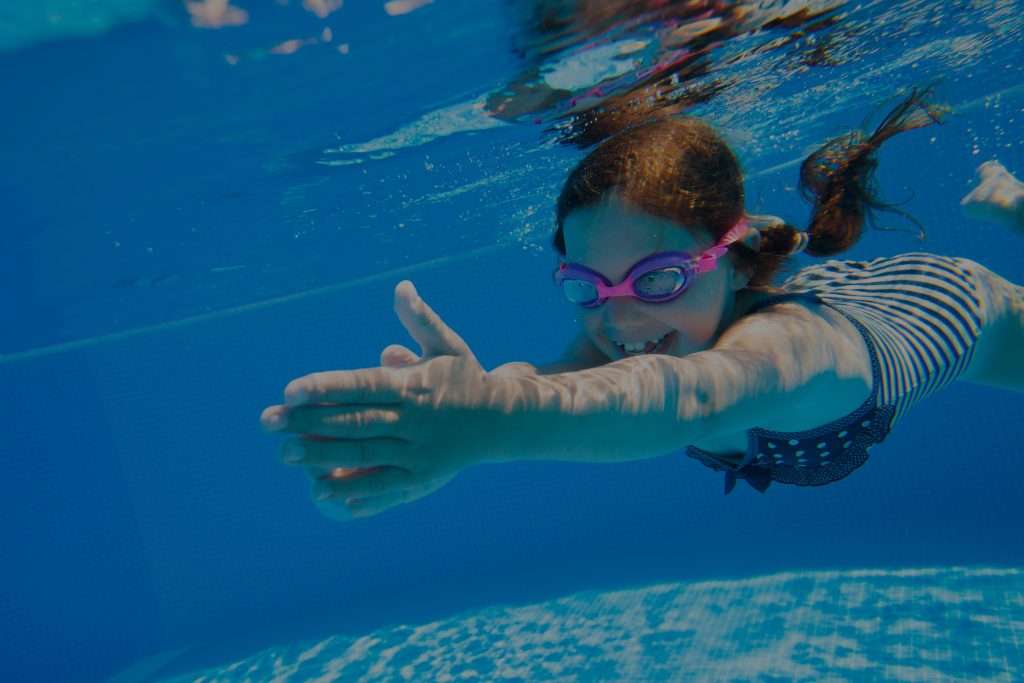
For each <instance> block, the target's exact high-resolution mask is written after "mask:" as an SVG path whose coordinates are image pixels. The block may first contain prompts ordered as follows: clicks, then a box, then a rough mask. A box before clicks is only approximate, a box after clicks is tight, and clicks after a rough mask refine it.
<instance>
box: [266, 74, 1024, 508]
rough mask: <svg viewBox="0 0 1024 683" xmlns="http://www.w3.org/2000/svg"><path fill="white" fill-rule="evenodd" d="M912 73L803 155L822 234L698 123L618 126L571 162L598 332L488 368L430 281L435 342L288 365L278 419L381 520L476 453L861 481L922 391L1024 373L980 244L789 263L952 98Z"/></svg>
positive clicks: (563, 261) (293, 456)
mask: <svg viewBox="0 0 1024 683" xmlns="http://www.w3.org/2000/svg"><path fill="white" fill-rule="evenodd" d="M928 95H929V92H928V91H927V90H925V91H918V90H915V91H913V92H912V93H911V94H910V95H909V96H908V97H907V98H906V99H905V100H904V101H902V102H901V103H900V104H899V105H898V106H896V107H895V108H894V109H893V110H892V111H891V112H890V113H889V115H888V116H887V117H886V118H885V119H884V120H883V122H882V123H881V124H880V125H879V126H878V128H877V129H876V130H875V131H874V132H873V133H871V134H867V133H862V132H859V131H856V132H853V133H850V134H847V135H843V136H840V137H837V138H834V139H832V140H830V141H829V142H827V143H826V144H825V145H824V146H822V147H821V148H820V149H818V150H817V151H815V152H814V153H813V154H812V155H811V156H810V157H809V158H808V159H807V160H806V161H805V162H804V164H803V166H802V168H801V178H800V182H801V189H802V191H803V192H804V195H805V196H806V197H807V198H808V199H809V200H810V201H811V202H812V203H813V206H814V211H813V215H812V218H811V221H810V225H809V227H808V228H807V229H806V230H798V229H796V228H794V227H793V226H790V225H787V224H785V223H784V222H782V221H781V220H779V219H774V218H771V217H759V216H751V215H749V214H747V212H746V210H745V207H744V193H743V178H742V174H741V171H740V167H739V163H738V161H737V159H736V157H735V155H734V154H733V153H732V151H731V150H730V149H729V147H728V146H727V145H726V144H725V143H724V141H723V140H722V139H721V138H720V137H719V136H718V134H717V133H716V132H715V131H714V130H713V129H712V128H711V127H710V126H709V125H707V124H705V123H703V122H701V121H699V120H696V119H692V118H670V119H666V118H659V119H658V120H655V121H652V122H647V123H641V124H639V125H636V126H633V127H630V128H627V129H626V130H624V131H622V132H620V133H618V134H617V135H615V136H613V137H611V138H610V139H608V140H607V141H605V142H604V143H602V144H601V145H600V146H598V147H597V148H596V149H594V150H593V151H592V152H591V153H590V154H588V155H587V156H586V157H585V158H584V159H583V160H582V161H581V162H580V163H579V165H577V166H576V168H575V169H573V171H572V172H571V173H570V175H569V177H568V178H567V180H566V182H565V184H564V186H563V188H562V191H561V194H560V197H559V200H558V204H557V212H556V213H557V221H556V222H557V229H556V232H555V236H554V240H553V244H554V247H555V249H556V251H557V252H558V254H559V256H560V257H561V258H560V265H559V267H558V270H557V271H556V273H555V276H554V278H555V282H556V283H557V284H558V286H559V287H560V288H561V290H562V292H563V293H564V295H565V296H566V297H567V298H568V299H569V300H570V301H572V302H573V303H575V304H576V305H578V307H579V312H580V321H581V328H582V329H581V330H580V333H579V336H578V337H577V339H576V340H575V341H574V342H573V343H572V344H571V346H570V348H569V349H568V350H567V351H566V352H565V354H564V355H563V356H562V358H561V359H559V360H558V361H557V362H555V363H553V364H550V365H547V366H541V367H536V366H534V365H532V364H530V363H524V362H513V363H507V364H505V365H502V366H500V367H498V368H495V369H493V370H491V371H486V370H484V368H483V367H481V365H480V363H479V362H478V361H477V359H476V357H475V356H474V354H473V352H472V350H471V349H470V348H469V346H468V345H467V344H466V342H465V341H464V340H463V339H462V337H461V336H460V335H459V334H457V333H456V332H455V331H454V330H452V329H451V328H450V327H449V326H448V325H446V324H445V323H444V321H443V320H442V319H441V318H440V316H438V315H437V313H435V312H434V311H433V309H432V308H431V307H430V306H428V305H427V303H426V302H425V301H424V300H423V299H422V298H420V296H419V295H418V293H417V292H416V289H415V287H414V286H413V284H412V283H411V282H408V281H403V282H401V283H399V284H398V285H397V287H396V288H395V302H394V305H395V312H396V314H397V315H398V317H399V319H400V320H401V322H402V323H403V325H404V326H405V328H406V329H407V330H408V332H409V334H410V335H411V336H412V338H413V339H414V340H415V341H416V342H417V343H418V344H419V346H420V353H419V354H416V353H414V352H413V351H412V350H410V349H408V348H406V347H404V346H400V345H392V346H389V347H387V348H386V349H385V350H384V351H383V352H382V354H381V367H377V368H369V369H359V370H342V371H334V372H318V373H314V374H310V375H307V376H304V377H300V378H298V379H296V380H294V381H292V382H290V383H289V384H288V385H287V386H286V387H285V390H284V403H283V404H280V405H273V406H270V407H268V408H266V409H265V410H264V411H263V414H262V416H261V420H262V423H263V425H264V427H265V428H266V429H268V430H270V431H273V432H282V433H289V434H292V435H293V436H292V437H291V438H289V439H288V440H286V441H285V443H284V444H283V447H282V457H283V459H284V460H285V461H286V462H288V463H290V464H295V465H298V466H301V467H303V468H305V470H306V472H307V473H308V474H309V476H310V478H311V479H312V481H313V493H314V497H315V498H316V500H317V502H318V504H319V505H320V506H321V509H322V510H323V511H324V512H325V513H326V514H328V515H329V516H332V517H335V518H338V519H349V518H351V517H367V516H372V515H375V514H377V513H379V512H381V511H383V510H386V509H388V508H390V507H393V506H396V505H399V504H402V503H408V502H411V501H413V500H416V499H418V498H420V497H423V496H425V495H427V494H429V493H431V492H434V491H436V490H437V489H439V488H441V487H442V486H443V485H444V484H446V483H448V482H449V481H451V480H452V479H453V478H454V477H455V476H456V475H457V474H458V473H459V472H460V471H461V470H463V469H464V468H466V467H469V466H471V465H475V464H481V463H494V462H503V461H510V460H518V459H554V460H568V461H584V462H616V461H625V460H635V459H643V458H652V457H658V456H661V455H665V454H667V453H670V452H673V451H677V450H679V449H681V448H683V447H685V452H686V454H687V455H688V456H690V457H692V458H694V459H696V460H698V461H700V462H702V463H704V464H705V465H707V466H709V467H712V468H714V469H716V470H721V471H723V472H724V473H725V491H726V493H729V492H730V491H731V490H732V489H733V488H734V487H735V485H736V483H737V482H738V481H739V480H744V481H746V482H747V483H748V484H749V485H750V486H752V487H753V488H755V489H757V490H758V491H762V492H763V491H765V490H766V489H767V488H768V487H769V485H770V484H771V483H772V482H779V483H782V484H793V485H800V486H817V485H822V484H828V483H832V482H836V481H839V480H841V479H843V478H844V477H846V476H848V475H849V474H851V473H852V472H853V471H854V470H856V469H857V468H858V467H860V466H861V465H863V464H864V463H865V462H866V461H867V459H868V455H869V453H868V451H869V449H870V448H872V447H873V446H876V445H877V444H879V443H881V442H882V441H883V440H884V439H885V437H886V436H887V434H888V433H889V432H890V431H891V429H892V428H893V427H894V426H895V424H896V423H897V422H898V421H899V419H900V418H901V417H902V416H903V415H904V414H906V412H907V411H908V410H909V409H910V408H911V407H912V406H913V405H914V404H915V403H916V402H917V401H919V400H921V399H922V398H924V397H925V396H927V395H930V394H932V393H934V392H935V391H936V390H938V389H939V388H941V387H944V386H947V385H949V384H950V383H952V382H953V381H954V380H956V379H961V380H965V381H970V382H975V383H980V384H986V385H991V386H994V387H1001V388H1006V389H1011V390H1016V391H1021V390H1024V354H1022V353H1021V352H1020V349H1021V348H1022V343H1024V288H1022V287H1020V286H1018V285H1016V284H1013V283H1011V282H1009V281H1007V280H1006V279H1004V278H1002V277H1000V276H999V275H997V274H995V273H993V272H991V271H989V270H988V269H986V268H985V267H984V266H982V265H980V264H978V263H976V262H974V261H971V260H968V259H965V258H958V257H950V256H939V255H934V254H928V253H920V252H914V253H907V254H900V255H897V256H893V257H887V258H879V259H874V260H872V261H840V260H830V261H827V262H825V263H823V264H818V265H812V266H809V267H806V268H803V269H801V270H799V271H797V272H796V273H795V274H794V275H792V276H791V277H789V278H788V279H786V280H785V281H784V282H782V283H781V284H775V281H776V277H777V275H778V273H779V272H780V271H781V270H782V269H783V268H784V267H785V266H786V265H787V261H788V260H789V259H790V258H791V257H792V256H793V255H795V254H797V253H800V252H806V253H808V254H810V255H813V256H829V255H833V254H837V253H841V252H842V251H844V250H845V249H847V248H848V247H850V246H851V245H853V244H854V243H855V242H856V241H857V240H858V239H859V237H860V235H861V232H862V229H863V227H864V225H865V223H870V222H871V220H872V216H873V213H874V212H875V211H877V210H884V209H887V208H889V209H891V208H892V207H889V206H887V205H886V204H883V203H882V202H881V201H879V200H878V199H877V198H876V197H874V195H873V194H872V192H871V189H872V187H873V171H874V169H875V167H876V165H877V164H876V160H875V154H876V152H877V151H878V149H879V147H880V146H881V145H882V144H883V143H884V142H885V141H886V140H887V139H889V138H891V137H892V136H894V135H896V134H899V133H901V132H903V131H907V130H911V129H915V128H921V127H924V126H928V125H931V124H933V123H935V122H937V121H938V120H939V118H940V117H941V116H942V114H943V113H944V110H943V109H941V108H939V107H936V106H934V105H931V104H929V103H928V101H927V99H926V98H927V96H928Z"/></svg>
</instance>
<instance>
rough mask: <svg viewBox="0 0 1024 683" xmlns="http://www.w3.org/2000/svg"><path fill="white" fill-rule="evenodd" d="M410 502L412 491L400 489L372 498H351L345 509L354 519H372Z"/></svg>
mask: <svg viewBox="0 0 1024 683" xmlns="http://www.w3.org/2000/svg"><path fill="white" fill-rule="evenodd" d="M410 500H412V491H411V490H409V489H398V490H397V491H391V492H389V493H385V494H383V495H380V496H374V497H372V498H350V499H348V501H346V506H345V507H346V508H348V511H349V514H351V515H352V516H353V517H372V516H373V515H376V514H378V513H381V512H384V511H385V510H387V509H388V508H391V507H394V506H396V505H402V504H403V503H408V502H409V501H410Z"/></svg>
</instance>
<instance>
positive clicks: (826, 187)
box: [800, 87, 948, 256]
mask: <svg viewBox="0 0 1024 683" xmlns="http://www.w3.org/2000/svg"><path fill="white" fill-rule="evenodd" d="M931 94H932V88H931V87H928V88H924V89H917V88H915V89H914V90H913V91H912V92H911V93H910V95H909V96H908V97H907V98H906V99H905V100H903V101H902V102H901V103H900V104H899V105H897V106H896V107H895V108H894V109H893V110H892V111H891V112H889V114H888V115H887V116H886V117H885V119H883V120H882V123H881V124H879V126H878V128H876V129H875V132H874V133H872V134H871V135H870V136H866V135H865V133H864V132H863V131H853V132H851V133H847V134H846V135H843V136H840V137H837V138H833V139H832V140H829V141H828V142H826V143H825V144H824V145H823V146H822V147H821V148H820V149H818V150H817V151H815V152H814V153H813V154H811V156H809V157H808V158H807V159H806V160H805V161H804V163H803V165H802V166H801V167H800V193H801V194H802V195H803V197H804V199H806V200H807V201H809V202H811V203H812V204H813V207H814V211H813V214H812V216H811V223H810V226H809V227H808V228H807V232H808V233H809V237H810V239H809V240H808V243H807V253H808V254H811V255H812V256H830V255H832V254H837V253H839V252H841V251H845V250H846V249H848V248H849V247H851V246H853V245H854V244H855V243H856V242H857V240H858V239H859V238H860V235H861V231H862V229H863V227H864V223H865V221H867V222H868V223H870V224H871V226H872V227H876V225H875V212H876V211H889V212H892V213H898V214H900V215H902V216H904V217H905V218H907V219H908V220H910V221H911V222H913V223H914V224H915V225H917V227H918V228H919V229H920V231H921V232H920V234H921V237H922V238H923V236H924V228H923V227H922V226H921V224H920V223H918V222H917V220H916V219H914V218H913V216H910V215H909V214H907V213H906V212H904V211H902V210H901V209H899V208H898V207H896V206H894V205H892V204H887V203H884V202H882V201H880V200H879V199H878V188H877V183H876V182H875V169H876V168H877V167H878V161H877V160H876V159H875V152H876V151H878V149H879V148H880V147H881V146H882V143H884V142H885V141H886V140H888V139H889V138H891V137H893V136H895V135H897V134H899V133H902V132H904V131H908V130H914V129H916V128H924V127H926V126H930V125H932V124H933V123H941V120H942V116H943V115H945V114H946V113H947V112H948V109H947V108H945V107H941V106H937V105H933V104H929V103H928V102H927V98H928V96H929V95H931Z"/></svg>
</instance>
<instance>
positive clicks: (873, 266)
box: [779, 251, 972, 293]
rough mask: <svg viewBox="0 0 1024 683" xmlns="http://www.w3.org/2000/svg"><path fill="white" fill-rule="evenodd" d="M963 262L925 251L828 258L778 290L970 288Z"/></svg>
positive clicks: (967, 272) (786, 282)
mask: <svg viewBox="0 0 1024 683" xmlns="http://www.w3.org/2000/svg"><path fill="white" fill-rule="evenodd" d="M964 264H965V259H961V258H958V257H954V256H943V255H940V254H932V253H928V252H921V251H913V252H907V253H903V254H896V255H894V256H881V257H878V258H874V259H870V260H847V259H842V260H840V259H831V260H828V261H824V262H822V263H815V264H811V265H809V266H806V267H804V268H801V269H800V270H798V271H797V272H796V273H794V274H793V275H792V276H790V277H789V278H788V279H786V280H785V281H784V282H783V283H782V285H781V286H780V287H779V291H780V292H782V293H790V292H799V291H828V290H830V289H833V288H835V287H856V286H857V285H859V284H870V285H871V286H873V287H874V286H878V285H879V284H881V283H889V284H891V285H892V286H894V287H898V286H899V285H900V284H901V283H902V284H904V285H912V284H913V283H922V282H927V283H929V284H931V283H936V284H938V285H939V286H946V287H951V288H955V289H963V288H965V287H969V286H970V285H971V281H972V278H971V273H970V271H969V269H968V268H966V267H965V265H964Z"/></svg>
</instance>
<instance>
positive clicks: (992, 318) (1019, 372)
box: [958, 259, 1024, 391]
mask: <svg viewBox="0 0 1024 683" xmlns="http://www.w3.org/2000/svg"><path fill="white" fill-rule="evenodd" d="M958 260H959V261H960V264H961V265H962V266H963V267H965V268H966V269H967V270H968V271H970V272H971V273H972V274H973V275H974V282H975V286H976V288H977V292H978V297H979V299H980V300H981V304H982V311H983V313H984V321H983V322H984V327H983V328H982V331H981V335H980V336H979V338H978V342H977V344H976V346H975V352H974V357H973V358H972V359H971V364H970V365H969V366H968V367H967V369H966V370H965V371H964V374H963V375H961V379H964V380H966V381H968V382H977V383H978V384H987V385H990V386H995V387H1002V388H1004V389H1013V390H1015V391H1024V287H1021V286H1020V285H1015V284H1013V283H1012V282H1010V281H1008V280H1006V279H1005V278H1003V277H1000V276H999V275H997V274H995V273H993V272H992V271H991V270H989V269H988V268H986V267H985V266H983V265H981V264H979V263H975V262H974V261H971V260H969V259H958Z"/></svg>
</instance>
